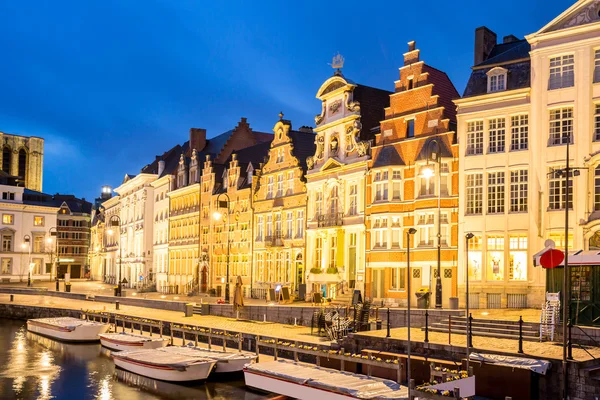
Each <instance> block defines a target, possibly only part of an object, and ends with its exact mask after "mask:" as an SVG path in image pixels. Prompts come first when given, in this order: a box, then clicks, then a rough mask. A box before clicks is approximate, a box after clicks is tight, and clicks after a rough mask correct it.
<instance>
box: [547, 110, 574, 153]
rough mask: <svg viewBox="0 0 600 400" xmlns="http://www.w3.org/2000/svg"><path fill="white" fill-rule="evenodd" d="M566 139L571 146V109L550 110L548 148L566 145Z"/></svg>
mask: <svg viewBox="0 0 600 400" xmlns="http://www.w3.org/2000/svg"><path fill="white" fill-rule="evenodd" d="M568 137H570V138H571V144H573V107H564V108H557V109H554V110H550V137H549V140H548V145H549V146H556V145H561V144H567V140H568Z"/></svg>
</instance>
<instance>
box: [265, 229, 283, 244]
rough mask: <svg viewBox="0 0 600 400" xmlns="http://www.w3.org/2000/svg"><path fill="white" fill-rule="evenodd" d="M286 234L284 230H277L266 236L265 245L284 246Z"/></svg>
mask: <svg viewBox="0 0 600 400" xmlns="http://www.w3.org/2000/svg"><path fill="white" fill-rule="evenodd" d="M283 238H284V235H283V233H282V232H275V233H273V235H271V236H265V246H269V247H281V246H283Z"/></svg>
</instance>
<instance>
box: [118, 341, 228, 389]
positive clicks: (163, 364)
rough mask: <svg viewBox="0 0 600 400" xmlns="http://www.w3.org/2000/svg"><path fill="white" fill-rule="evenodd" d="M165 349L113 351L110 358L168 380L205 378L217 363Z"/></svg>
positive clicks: (135, 371)
mask: <svg viewBox="0 0 600 400" xmlns="http://www.w3.org/2000/svg"><path fill="white" fill-rule="evenodd" d="M165 349H166V347H162V348H159V349H147V350H135V351H122V352H119V353H113V354H112V358H113V361H114V362H115V365H116V366H117V367H119V368H122V369H124V370H127V371H130V372H133V373H135V374H138V375H142V376H146V377H148V378H152V379H158V380H161V381H169V382H190V381H203V380H206V378H208V375H210V373H211V372H212V370H213V369H214V367H215V365H216V364H217V361H216V360H212V359H209V358H204V357H197V356H190V355H182V354H177V353H170V352H167V351H165Z"/></svg>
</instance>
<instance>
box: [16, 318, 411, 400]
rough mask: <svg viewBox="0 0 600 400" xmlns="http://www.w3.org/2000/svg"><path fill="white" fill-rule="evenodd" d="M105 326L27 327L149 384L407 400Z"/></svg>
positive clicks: (344, 380) (349, 380)
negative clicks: (92, 350) (235, 385)
mask: <svg viewBox="0 0 600 400" xmlns="http://www.w3.org/2000/svg"><path fill="white" fill-rule="evenodd" d="M109 328H110V325H109V324H106V323H101V322H96V321H89V320H85V319H77V318H72V317H59V318H41V319H30V320H28V321H27V329H28V330H29V331H30V332H33V333H36V334H39V335H42V336H46V337H50V338H52V339H57V340H61V341H67V342H93V341H96V342H97V341H100V343H101V344H102V346H104V347H106V348H108V349H110V350H111V357H112V359H113V361H114V363H115V366H116V367H118V368H120V369H122V370H125V371H129V372H131V373H134V374H137V375H141V376H145V377H148V378H151V379H155V380H160V381H167V382H175V383H183V382H192V381H204V380H206V379H207V378H208V377H209V375H210V374H211V373H213V372H214V373H217V374H219V373H231V372H240V371H243V372H244V379H245V383H246V386H247V387H251V388H254V389H258V390H261V391H265V392H270V393H276V394H279V395H284V396H288V397H291V398H298V399H310V400H314V399H323V400H338V399H371V400H377V399H397V400H400V399H408V388H407V387H405V386H401V385H399V384H397V383H395V382H393V381H389V380H384V379H379V378H373V377H367V376H364V375H359V374H353V373H348V372H340V371H337V370H332V369H328V368H321V367H317V366H314V365H310V364H303V363H298V362H293V361H287V360H279V361H271V362H261V363H257V362H256V361H257V356H256V354H254V353H250V352H244V351H234V352H226V351H215V350H211V349H203V348H199V347H196V346H193V345H192V344H190V345H189V346H169V345H168V342H169V340H168V339H166V338H162V337H151V336H145V335H138V334H134V333H129V332H127V333H126V332H119V333H116V332H115V333H110V332H108V331H109Z"/></svg>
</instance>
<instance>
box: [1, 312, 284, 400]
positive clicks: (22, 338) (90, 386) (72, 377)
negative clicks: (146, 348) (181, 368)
mask: <svg viewBox="0 0 600 400" xmlns="http://www.w3.org/2000/svg"><path fill="white" fill-rule="evenodd" d="M270 397H273V396H265V395H263V394H259V393H254V392H249V391H248V390H246V388H245V386H244V379H243V375H241V374H240V375H236V376H227V377H225V378H218V380H213V379H209V381H208V382H205V383H204V384H196V385H176V384H171V383H167V382H161V381H156V380H153V379H148V378H144V377H142V376H139V375H136V374H132V373H129V372H126V371H123V370H121V369H115V367H114V364H113V362H112V360H111V359H110V352H109V351H108V350H106V349H104V348H102V346H100V344H67V343H61V342H58V341H54V340H51V339H48V338H45V337H42V336H39V335H36V334H33V333H29V332H27V324H26V322H25V321H18V320H10V319H2V318H0V399H3V400H4V399H40V400H45V399H59V400H60V399H69V400H71V399H73V400H75V399H100V400H112V399H115V400H120V399H124V400H138V399H144V400H146V399H148V400H155V399H200V400H204V399H206V400H209V399H210V400H221V399H222V400H225V399H241V400H258V399H268V398H270Z"/></svg>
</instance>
